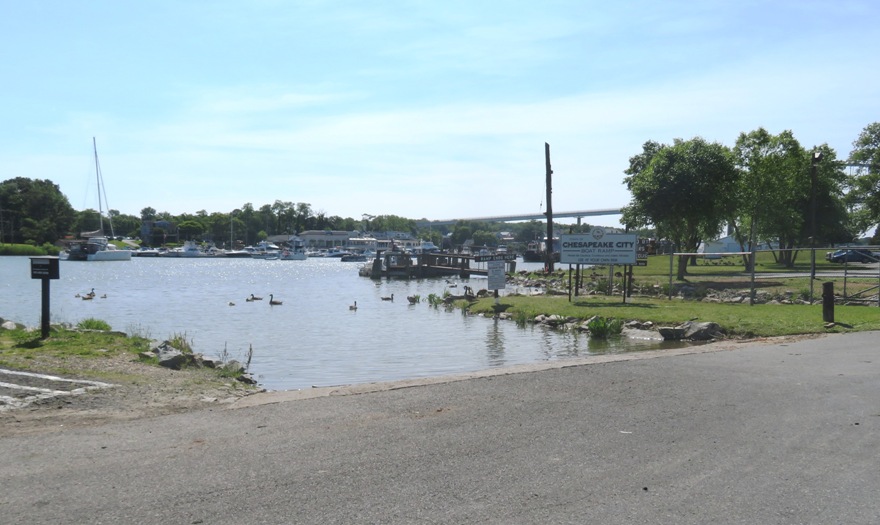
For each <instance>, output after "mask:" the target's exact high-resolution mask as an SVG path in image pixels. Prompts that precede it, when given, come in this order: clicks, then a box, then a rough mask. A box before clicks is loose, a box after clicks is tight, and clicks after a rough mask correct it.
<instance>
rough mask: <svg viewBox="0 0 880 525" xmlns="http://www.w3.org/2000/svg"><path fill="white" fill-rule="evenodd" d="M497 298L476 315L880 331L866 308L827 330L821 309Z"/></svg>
mask: <svg viewBox="0 0 880 525" xmlns="http://www.w3.org/2000/svg"><path fill="white" fill-rule="evenodd" d="M494 302H495V301H494V299H492V298H486V299H480V300H479V301H476V302H474V303H473V304H471V305H470V306H469V308H468V310H469V311H470V312H471V313H476V314H489V315H491V314H494V313H495V312H496V311H497V310H501V311H506V312H508V313H511V314H512V316H513V318H514V319H515V320H517V322H522V320H524V319H533V318H534V317H536V316H537V315H539V314H544V315H554V314H558V315H563V316H566V317H574V318H578V319H588V318H590V317H592V316H594V315H598V316H600V317H606V318H620V319H623V320H626V321H630V320H639V321H653V322H654V323H655V324H658V325H663V326H672V325H676V324H680V323H683V322H685V321H689V320H692V319H696V320H700V321H712V322H715V323H718V324H719V325H721V327H723V328H724V329H725V331H726V332H727V333H728V335H730V336H734V337H769V336H779V335H795V334H816V333H826V332H844V331H866V330H880V309H878V308H876V307H865V306H841V305H837V306H835V309H834V313H835V316H834V318H835V321H836V322H837V325H835V326H834V327H833V328H831V329H826V328H825V322H824V321H823V320H822V306H821V305H799V304H791V305H769V304H757V305H754V306H749V305H748V304H747V303H743V304H727V303H705V302H700V301H685V300H680V299H673V300H671V301H670V300H668V299H664V298H650V297H631V298H627V302H626V303H625V304H624V303H623V302H622V299H621V297H619V296H618V297H605V296H589V297H578V298H574V300H573V301H572V302H569V301H568V297H566V296H516V295H510V296H505V297H502V298H501V300H500V305H499V307H497V308H496V307H495V304H494Z"/></svg>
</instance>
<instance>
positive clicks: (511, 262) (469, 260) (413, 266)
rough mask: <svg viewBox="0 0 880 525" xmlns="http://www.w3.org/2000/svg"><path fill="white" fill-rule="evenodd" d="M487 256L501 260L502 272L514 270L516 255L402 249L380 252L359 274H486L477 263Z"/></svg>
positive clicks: (487, 259)
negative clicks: (400, 250)
mask: <svg viewBox="0 0 880 525" xmlns="http://www.w3.org/2000/svg"><path fill="white" fill-rule="evenodd" d="M490 260H503V261H504V262H505V272H514V271H516V256H515V255H513V254H509V255H507V254H505V255H465V254H453V253H422V254H418V255H416V256H415V257H414V256H412V255H410V254H408V253H403V252H396V251H395V252H382V253H379V254H377V255H376V258H375V259H373V261H372V263H369V264H367V265H365V266H364V268H363V269H362V271H361V275H364V276H365V277H370V278H372V279H381V278H383V277H386V278H388V277H402V278H406V279H413V278H423V277H447V276H458V277H461V278H467V277H470V276H472V275H482V276H486V275H488V270H487V269H486V268H479V267H477V265H479V263H483V262H488V261H490Z"/></svg>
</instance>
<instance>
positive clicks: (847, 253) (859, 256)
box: [825, 249, 877, 263]
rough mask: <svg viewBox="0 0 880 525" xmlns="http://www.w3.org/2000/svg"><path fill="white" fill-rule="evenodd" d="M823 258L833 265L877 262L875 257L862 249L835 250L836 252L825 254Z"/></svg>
mask: <svg viewBox="0 0 880 525" xmlns="http://www.w3.org/2000/svg"><path fill="white" fill-rule="evenodd" d="M825 258H826V259H827V260H829V261H831V262H833V263H842V262H848V263H851V262H857V263H872V262H877V256H876V255H874V254H873V253H871V251H870V250H862V249H847V250H837V251H836V252H828V253H826V254H825Z"/></svg>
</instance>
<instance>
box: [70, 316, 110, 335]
mask: <svg viewBox="0 0 880 525" xmlns="http://www.w3.org/2000/svg"><path fill="white" fill-rule="evenodd" d="M76 327H77V328H79V329H80V330H104V331H105V332H106V331H110V330H112V328H110V325H109V324H108V323H107V322H106V321H102V320H100V319H95V318H93V317H90V318H88V319H83V320H82V321H80V322H79V323H77V324H76Z"/></svg>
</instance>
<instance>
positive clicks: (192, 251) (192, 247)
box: [161, 241, 206, 257]
mask: <svg viewBox="0 0 880 525" xmlns="http://www.w3.org/2000/svg"><path fill="white" fill-rule="evenodd" d="M161 256H162V257H205V256H206V254H205V252H204V251H202V249H201V248H200V247H199V245H198V244H196V243H195V242H193V241H184V243H183V246H181V247H180V248H173V249H171V250H168V251H167V252H165V253H163V254H161Z"/></svg>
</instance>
